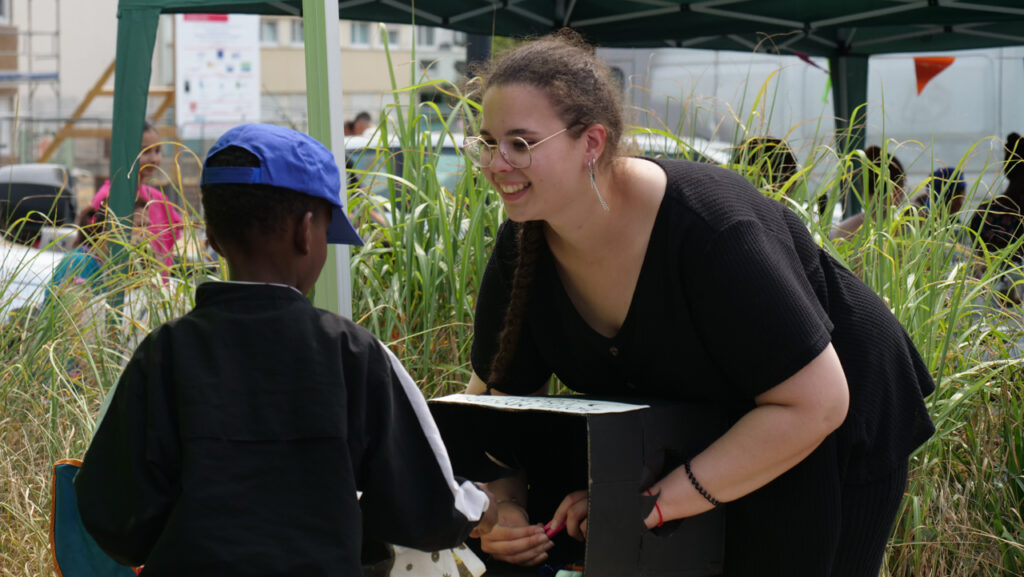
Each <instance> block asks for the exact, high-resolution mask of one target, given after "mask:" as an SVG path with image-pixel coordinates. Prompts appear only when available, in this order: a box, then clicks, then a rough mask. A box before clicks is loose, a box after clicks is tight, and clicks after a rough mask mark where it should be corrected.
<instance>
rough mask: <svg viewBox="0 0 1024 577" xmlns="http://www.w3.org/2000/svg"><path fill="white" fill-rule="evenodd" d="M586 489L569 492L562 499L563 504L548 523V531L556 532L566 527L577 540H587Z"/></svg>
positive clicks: (587, 503) (587, 504)
mask: <svg viewBox="0 0 1024 577" xmlns="http://www.w3.org/2000/svg"><path fill="white" fill-rule="evenodd" d="M587 497H588V493H587V491H586V490H581V491H575V492H573V493H569V494H568V495H566V496H565V499H562V504H561V505H559V506H558V509H556V510H555V516H554V517H552V518H551V523H549V524H548V526H547V527H548V531H549V532H554V531H558V530H559V529H561V527H563V526H564V527H565V530H566V531H567V532H568V533H569V536H570V537H572V538H573V539H576V540H577V541H585V540H586V538H587V507H588V506H589V501H588V500H587Z"/></svg>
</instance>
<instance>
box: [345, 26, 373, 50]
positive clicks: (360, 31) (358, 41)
mask: <svg viewBox="0 0 1024 577" xmlns="http://www.w3.org/2000/svg"><path fill="white" fill-rule="evenodd" d="M350 30H351V36H352V38H351V43H352V46H369V45H370V23H369V22H353V23H352V26H351V28H350Z"/></svg>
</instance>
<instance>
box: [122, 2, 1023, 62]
mask: <svg viewBox="0 0 1024 577" xmlns="http://www.w3.org/2000/svg"><path fill="white" fill-rule="evenodd" d="M413 6H415V8H413ZM120 7H121V8H122V9H126V8H156V9H158V10H160V11H161V12H164V13H170V12H236V13H243V12H244V13H250V14H293V15H301V14H302V2H301V1H300V0H280V1H277V2H254V1H252V0H212V1H205V2H204V1H202V0H121V2H120ZM338 11H339V15H340V17H341V18H345V19H350V20H371V21H381V22H397V23H404V24H408V23H409V22H410V21H411V19H412V15H413V14H415V17H416V22H417V23H418V24H425V25H432V26H442V27H445V28H453V29H456V30H462V31H464V32H470V33H474V34H484V35H491V34H496V35H501V36H526V35H531V34H543V33H545V32H548V31H550V30H554V29H558V28H560V27H562V26H571V27H573V28H575V29H577V30H578V31H580V32H581V33H582V34H583V35H584V36H586V37H587V39H588V40H590V41H591V42H593V43H596V44H600V45H605V46H642V47H666V46H679V47H690V48H712V49H725V50H743V51H749V50H750V49H751V48H752V47H754V46H757V45H758V44H763V47H764V48H765V49H766V50H775V49H780V50H782V51H784V52H785V51H796V52H802V53H806V54H811V55H816V56H838V55H860V56H868V55H872V54H881V53H888V52H908V51H938V50H955V49H962V48H979V47H992V46H1006V45H1010V44H1024V31H1022V29H1021V24H1022V23H1024V4H1022V3H1021V2H1019V1H1018V0H855V1H854V0H500V1H489V0H417V1H416V2H411V1H410V0H342V1H340V2H338ZM767 38H771V40H770V41H769V42H767V43H763V42H762V41H764V40H765V39H767Z"/></svg>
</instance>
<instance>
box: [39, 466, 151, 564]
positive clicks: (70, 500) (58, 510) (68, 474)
mask: <svg viewBox="0 0 1024 577" xmlns="http://www.w3.org/2000/svg"><path fill="white" fill-rule="evenodd" d="M81 466H82V461H80V460H79V459H61V460H60V461H57V462H56V463H54V465H53V481H52V484H51V491H52V499H51V501H50V550H51V551H52V552H53V563H54V566H55V567H56V569H57V575H58V577H135V571H134V570H133V569H131V568H129V567H125V566H124V565H121V564H119V563H118V562H116V561H114V560H113V559H111V558H110V557H109V556H107V554H106V553H104V552H103V550H102V549H100V547H99V545H97V544H96V541H94V540H93V538H92V536H91V535H89V532H88V531H86V530H85V527H83V526H82V518H81V517H80V516H79V515H78V498H77V497H76V495H75V487H74V485H73V484H72V482H73V481H74V480H75V475H76V474H78V469H80V468H81Z"/></svg>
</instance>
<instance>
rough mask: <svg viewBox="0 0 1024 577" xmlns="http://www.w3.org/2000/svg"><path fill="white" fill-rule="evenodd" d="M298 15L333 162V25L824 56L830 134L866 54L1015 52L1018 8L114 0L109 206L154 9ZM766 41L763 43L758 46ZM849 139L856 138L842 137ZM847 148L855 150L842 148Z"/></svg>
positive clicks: (135, 130) (331, 273)
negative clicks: (561, 32) (572, 32)
mask: <svg viewBox="0 0 1024 577" xmlns="http://www.w3.org/2000/svg"><path fill="white" fill-rule="evenodd" d="M188 12H213V13H248V14H276V15H301V16H302V17H303V20H304V25H305V40H306V67H307V70H306V72H307V74H306V78H307V85H308V86H307V99H308V102H309V126H310V133H311V134H312V135H313V136H314V137H316V138H318V139H319V140H321V141H322V142H324V143H325V144H327V145H328V146H331V145H332V144H333V145H334V149H335V150H337V151H338V152H336V155H337V156H339V160H341V158H340V157H341V155H343V154H344V152H343V146H342V141H341V134H342V130H341V118H340V115H339V114H337V113H336V112H335V113H333V114H332V112H333V108H332V107H333V106H336V105H340V103H341V65H340V54H339V50H338V49H337V48H335V47H336V46H337V45H338V43H337V26H336V25H328V23H329V22H331V21H332V20H335V19H337V18H339V17H341V18H346V19H349V20H370V21H380V22H394V23H406V24H407V23H409V22H411V21H412V20H413V18H415V22H416V23H417V24H424V25H433V26H440V27H445V28H452V29H455V30H460V31H464V32H468V33H471V34H482V35H501V36H526V35H535V34H543V33H546V32H549V31H552V30H556V29H558V28H561V27H563V26H570V27H572V28H575V29H576V30H578V31H579V32H581V33H582V34H583V35H584V36H585V37H586V38H587V39H588V40H590V41H591V42H593V43H595V44H598V45H603V46H633V47H672V46H675V47H688V48H707V49H718V50H743V51H751V50H754V49H758V47H760V49H762V50H773V51H775V50H777V51H780V52H782V53H802V54H806V55H810V56H821V57H827V58H828V59H829V63H830V70H831V74H832V80H833V82H832V86H833V93H834V94H833V100H834V102H835V105H836V115H837V116H838V118H839V126H838V127H837V128H840V129H843V128H845V127H847V126H850V125H857V124H859V122H860V119H856V118H853V114H854V111H855V110H857V109H858V107H860V106H861V105H862V104H863V103H864V101H865V99H866V97H867V72H868V57H870V56H871V55H873V54H883V53H891V52H919V51H943V50H957V49H967V48H985V47H997V46H1010V45H1019V44H1024V31H1022V27H1021V26H1022V24H1024V6H1021V3H1020V2H1019V0H857V1H850V0H340V1H339V0H278V1H259V2H257V1H254V0H205V1H204V0H120V3H119V5H118V32H117V68H116V77H115V84H114V132H113V139H112V151H111V170H110V174H111V176H112V178H111V182H112V191H111V208H112V209H113V210H114V212H115V213H116V214H119V215H124V214H127V213H128V212H129V211H130V210H131V206H132V199H131V191H132V188H133V187H132V179H133V176H132V175H131V174H130V173H129V168H130V166H131V163H132V160H133V159H134V157H135V154H136V152H137V151H138V146H139V139H140V135H141V133H142V124H143V120H144V116H145V110H146V96H147V87H148V85H149V77H150V69H149V68H150V62H151V60H152V54H153V47H154V44H155V37H156V28H157V21H158V17H159V15H160V14H161V13H188ZM768 37H771V42H762V41H763V40H764V39H766V38H768ZM853 134H854V137H855V138H856V137H857V134H856V133H853ZM852 144H853V145H854V146H856V145H858V144H859V143H858V142H854V143H852ZM339 252H340V254H338V255H337V258H334V259H330V260H329V261H328V266H327V268H326V269H325V273H326V274H324V275H322V277H321V282H320V283H318V285H317V286H318V290H317V301H318V302H317V304H319V305H320V306H325V307H328V308H331V309H332V310H339V311H341V312H344V313H347V312H349V311H348V308H349V306H350V304H349V303H350V300H351V299H350V297H349V280H348V272H347V268H348V266H347V263H348V260H347V252H345V251H339Z"/></svg>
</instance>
